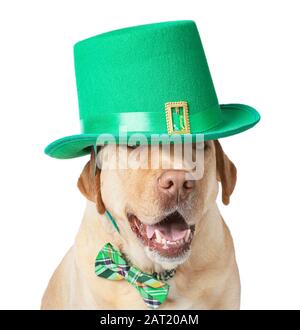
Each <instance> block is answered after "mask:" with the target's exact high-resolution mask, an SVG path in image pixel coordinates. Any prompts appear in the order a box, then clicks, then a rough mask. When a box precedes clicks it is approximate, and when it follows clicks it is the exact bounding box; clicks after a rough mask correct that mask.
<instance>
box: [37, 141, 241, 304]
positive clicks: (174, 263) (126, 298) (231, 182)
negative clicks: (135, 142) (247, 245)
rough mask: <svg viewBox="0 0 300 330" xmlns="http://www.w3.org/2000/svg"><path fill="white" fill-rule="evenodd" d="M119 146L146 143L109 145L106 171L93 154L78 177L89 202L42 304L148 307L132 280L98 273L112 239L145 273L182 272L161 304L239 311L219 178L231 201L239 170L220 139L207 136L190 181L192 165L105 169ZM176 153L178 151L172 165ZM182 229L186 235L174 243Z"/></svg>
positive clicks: (104, 151) (226, 201)
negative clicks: (199, 168) (198, 170)
mask: <svg viewBox="0 0 300 330" xmlns="http://www.w3.org/2000/svg"><path fill="white" fill-rule="evenodd" d="M120 148H126V151H127V152H128V153H127V157H128V155H130V154H132V153H136V152H137V151H138V150H139V149H140V148H143V147H142V146H139V147H137V148H131V147H129V146H117V148H116V147H113V146H111V145H107V146H105V147H103V148H102V149H101V150H100V152H99V157H100V158H101V162H102V168H101V170H100V169H97V171H96V173H94V170H95V162H97V159H96V155H95V153H94V152H93V150H92V151H91V158H90V160H89V162H88V163H87V164H86V165H85V167H84V169H83V171H82V173H81V175H80V177H79V179H78V188H79V190H80V191H81V193H82V194H83V195H84V196H85V197H86V198H87V200H88V201H87V206H86V210H85V213H84V217H83V221H82V224H81V226H80V229H79V232H78V234H77V237H76V239H75V243H74V245H73V246H72V247H71V249H70V250H69V251H68V252H67V254H66V256H65V257H64V258H63V260H62V262H61V263H60V265H59V266H58V268H57V269H56V271H55V272H54V274H53V276H52V278H51V280H50V282H49V284H48V287H47V289H46V291H45V293H44V296H43V298H42V304H41V308H42V309H145V308H146V305H145V304H144V302H143V300H142V299H141V297H140V295H139V293H138V291H137V290H136V289H135V288H134V287H133V286H132V285H130V284H129V283H128V282H127V281H125V280H122V281H110V280H108V279H105V278H101V277H98V276H96V274H95V258H96V256H97V254H98V252H99V250H100V249H101V248H102V247H103V246H104V245H105V244H106V243H107V242H110V243H112V244H113V246H114V247H116V248H118V249H119V250H120V251H121V252H122V254H124V255H125V256H126V258H127V259H128V260H130V262H131V263H132V264H133V265H134V266H136V267H138V268H139V269H140V270H142V271H143V272H146V273H149V274H151V273H153V272H157V273H159V272H162V271H165V270H170V269H174V268H175V269H176V273H175V275H174V276H173V277H172V278H170V279H169V280H168V284H169V287H170V289H169V294H168V297H167V299H166V300H165V301H164V303H163V304H162V305H161V306H160V309H239V308H240V279H239V272H238V267H237V263H236V259H235V252H234V245H233V240H232V237H231V234H230V231H229V229H228V227H227V226H226V224H225V222H224V220H223V218H222V216H221V214H220V212H219V209H218V207H217V204H216V198H217V194H218V190H219V182H220V183H221V187H222V201H223V203H224V204H225V205H227V204H229V201H230V196H231V194H232V192H233V190H234V187H235V184H236V167H235V166H234V164H233V163H232V162H231V160H230V159H229V158H228V157H227V155H226V154H225V153H224V151H223V149H222V147H221V144H220V143H219V141H218V140H212V141H205V144H204V150H203V152H204V163H203V165H204V171H203V176H202V178H201V179H199V180H189V179H187V176H186V175H185V174H186V172H188V170H187V169H181V170H178V169H173V168H170V169H162V168H157V169H142V168H139V169H110V168H109V167H107V168H105V166H104V165H105V162H107V163H111V162H112V161H113V158H114V157H115V156H116V152H117V150H119V149H120ZM170 157H171V156H170ZM176 157H178V156H175V155H174V154H173V155H172V157H171V158H172V162H175V161H176V159H175V158H176ZM115 158H116V157H115ZM115 158H114V159H115ZM105 210H109V212H110V213H111V215H112V216H113V218H114V219H115V220H116V222H117V225H118V227H119V230H120V233H118V232H117V231H116V230H115V228H114V227H113V225H112V224H111V222H110V220H109V218H108V217H107V215H106V214H105ZM176 233H177V234H178V237H177V238H179V237H181V238H180V239H176V238H175V239H174V241H172V240H173V238H174V237H173V236H174V235H175V234H176ZM183 233H184V237H182V234H183ZM172 237H173V238H172ZM166 238H170V240H167V239H166Z"/></svg>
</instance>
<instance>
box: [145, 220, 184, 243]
mask: <svg viewBox="0 0 300 330" xmlns="http://www.w3.org/2000/svg"><path fill="white" fill-rule="evenodd" d="M156 229H157V230H159V232H160V234H161V236H162V237H163V238H165V239H166V240H168V241H177V240H179V239H182V238H184V237H185V234H186V232H187V230H188V228H187V227H186V226H184V225H182V224H180V223H170V224H168V225H166V224H164V225H160V224H157V225H147V226H146V233H147V237H148V238H149V239H150V238H152V236H153V235H154V232H155V230H156Z"/></svg>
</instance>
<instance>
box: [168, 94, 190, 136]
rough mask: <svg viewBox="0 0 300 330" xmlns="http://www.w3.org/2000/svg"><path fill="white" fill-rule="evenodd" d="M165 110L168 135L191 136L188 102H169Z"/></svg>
mask: <svg viewBox="0 0 300 330" xmlns="http://www.w3.org/2000/svg"><path fill="white" fill-rule="evenodd" d="M165 109H166V120H167V128H168V134H190V119H189V113H188V104H187V102H185V101H179V102H167V103H166V104H165Z"/></svg>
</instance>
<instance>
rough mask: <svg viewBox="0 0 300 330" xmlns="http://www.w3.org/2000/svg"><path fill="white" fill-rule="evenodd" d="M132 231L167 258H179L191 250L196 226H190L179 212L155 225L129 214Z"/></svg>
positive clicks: (146, 244) (144, 242)
mask: <svg viewBox="0 0 300 330" xmlns="http://www.w3.org/2000/svg"><path fill="white" fill-rule="evenodd" d="M128 220H129V223H130V226H131V229H132V231H133V232H134V233H135V234H136V235H137V237H138V238H139V239H140V240H141V241H142V242H143V244H144V245H145V246H147V247H149V249H150V251H156V252H158V253H159V254H160V255H161V256H163V257H167V258H172V257H173V258H174V257H178V256H179V255H182V254H184V253H185V252H187V251H188V250H189V249H190V245H191V242H192V239H193V235H194V231H195V225H192V226H189V225H188V224H187V223H186V221H185V220H184V218H183V216H182V215H181V214H180V213H179V212H177V211H176V212H173V213H172V214H170V215H168V216H167V217H165V218H163V219H162V220H161V221H159V222H158V223H156V224H154V225H147V224H145V223H143V222H142V221H141V220H140V219H139V218H137V217H136V216H135V215H133V214H128Z"/></svg>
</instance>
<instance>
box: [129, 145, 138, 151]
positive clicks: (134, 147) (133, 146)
mask: <svg viewBox="0 0 300 330" xmlns="http://www.w3.org/2000/svg"><path fill="white" fill-rule="evenodd" d="M127 147H128V148H129V149H132V150H133V149H136V148H137V147H138V146H137V145H132V146H129V145H128V146H127Z"/></svg>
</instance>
